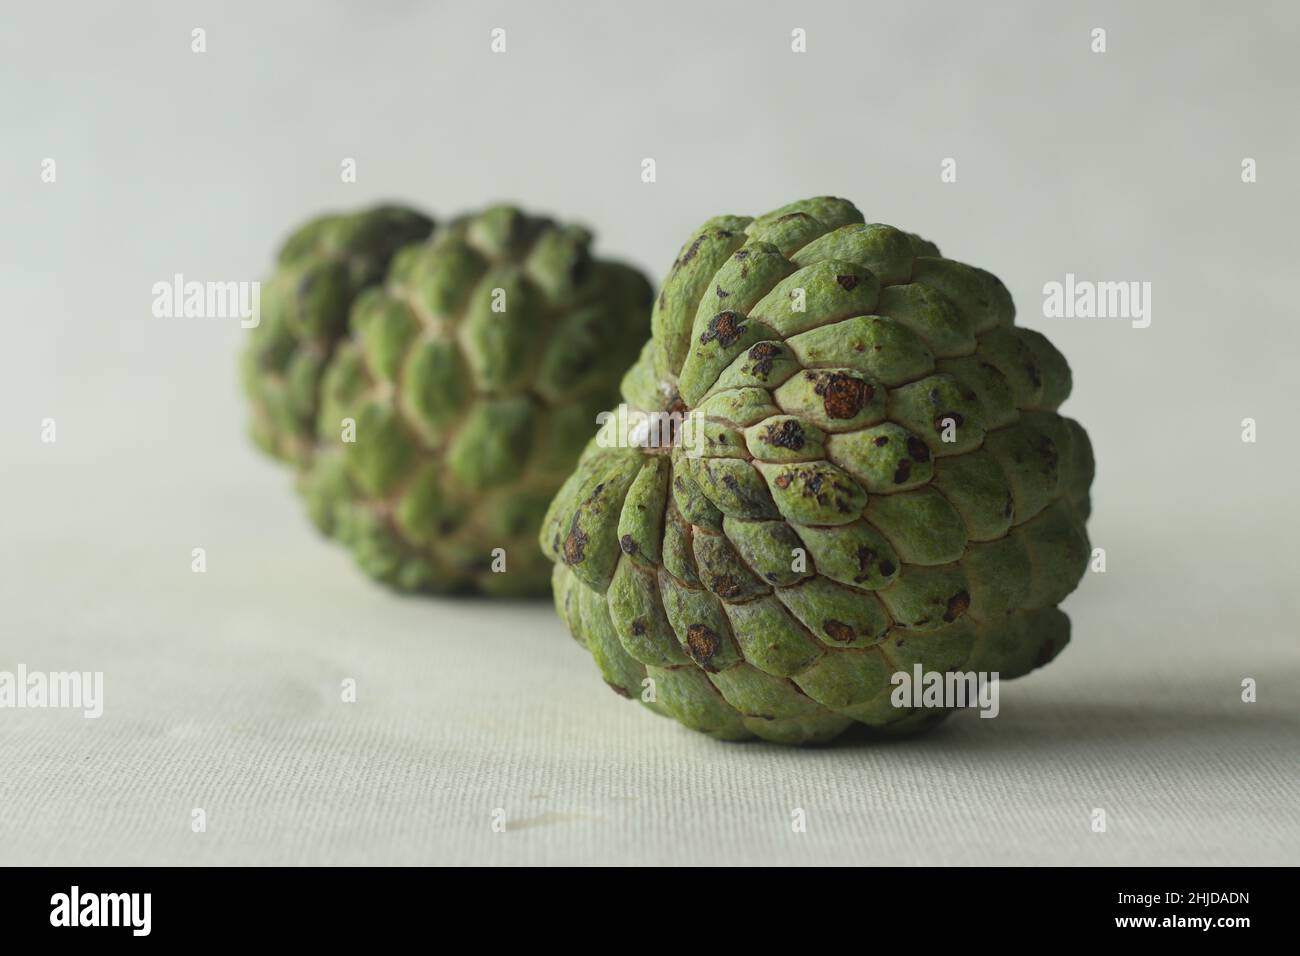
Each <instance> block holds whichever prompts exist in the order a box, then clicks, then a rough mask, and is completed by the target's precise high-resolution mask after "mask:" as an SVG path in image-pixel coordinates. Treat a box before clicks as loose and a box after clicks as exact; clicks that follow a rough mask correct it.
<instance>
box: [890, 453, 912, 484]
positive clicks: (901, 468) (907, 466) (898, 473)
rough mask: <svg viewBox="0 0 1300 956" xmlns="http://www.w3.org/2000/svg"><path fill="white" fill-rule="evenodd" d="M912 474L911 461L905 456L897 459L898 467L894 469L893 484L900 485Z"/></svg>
mask: <svg viewBox="0 0 1300 956" xmlns="http://www.w3.org/2000/svg"><path fill="white" fill-rule="evenodd" d="M911 476H912V463H911V462H910V461H909V460H908V459H906V458H900V459H899V460H898V467H897V468H895V469H894V484H896V485H901V484H903V482H905V481H907V479H908V478H910V477H911Z"/></svg>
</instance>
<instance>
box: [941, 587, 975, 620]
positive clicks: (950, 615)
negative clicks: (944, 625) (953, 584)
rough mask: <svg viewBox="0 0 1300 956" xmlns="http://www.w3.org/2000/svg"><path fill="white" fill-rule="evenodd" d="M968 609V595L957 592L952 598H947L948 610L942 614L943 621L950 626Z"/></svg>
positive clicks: (963, 592)
mask: <svg viewBox="0 0 1300 956" xmlns="http://www.w3.org/2000/svg"><path fill="white" fill-rule="evenodd" d="M969 608H970V595H969V594H968V593H966V592H965V591H958V592H957V593H956V594H954V595H953V596H952V597H950V598H948V610H947V611H946V612H945V613H944V615H943V619H944V620H945V621H947V622H948V623H949V624H951V623H952V622H953V621H955V620H957V618H959V617H961V616H962V615H963V614H965V613H966V611H967V610H968V609H969Z"/></svg>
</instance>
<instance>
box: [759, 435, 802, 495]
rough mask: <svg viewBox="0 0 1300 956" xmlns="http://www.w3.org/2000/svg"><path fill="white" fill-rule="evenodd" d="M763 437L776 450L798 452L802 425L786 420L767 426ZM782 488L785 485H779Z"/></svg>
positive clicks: (800, 445) (800, 443) (800, 446)
mask: <svg viewBox="0 0 1300 956" xmlns="http://www.w3.org/2000/svg"><path fill="white" fill-rule="evenodd" d="M763 437H764V438H765V439H766V441H767V443H768V444H769V445H772V446H774V447H776V448H789V449H790V450H791V451H798V450H799V449H800V448H802V447H803V446H804V441H805V438H804V433H803V425H801V424H800V423H799V422H797V421H795V420H794V419H793V418H787V419H786V420H785V421H783V422H780V423H778V424H774V425H768V426H767V431H766V432H765V433H764V435H763ZM781 487H782V488H784V487H785V485H781Z"/></svg>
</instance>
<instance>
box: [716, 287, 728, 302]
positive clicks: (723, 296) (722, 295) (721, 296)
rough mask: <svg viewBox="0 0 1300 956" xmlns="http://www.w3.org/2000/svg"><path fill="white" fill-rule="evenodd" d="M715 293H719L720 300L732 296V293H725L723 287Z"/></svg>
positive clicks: (718, 288) (717, 288)
mask: <svg viewBox="0 0 1300 956" xmlns="http://www.w3.org/2000/svg"><path fill="white" fill-rule="evenodd" d="M714 291H716V292H717V293H718V298H719V299H725V298H726V297H727V296H729V295H731V293H730V292H724V291H723V289H722V286H717V287H716V288H715V290H714Z"/></svg>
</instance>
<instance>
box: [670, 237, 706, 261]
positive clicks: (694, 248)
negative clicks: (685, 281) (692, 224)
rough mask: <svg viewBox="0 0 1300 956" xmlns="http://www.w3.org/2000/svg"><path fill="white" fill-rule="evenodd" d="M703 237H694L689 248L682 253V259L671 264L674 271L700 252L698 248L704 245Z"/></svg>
mask: <svg viewBox="0 0 1300 956" xmlns="http://www.w3.org/2000/svg"><path fill="white" fill-rule="evenodd" d="M704 239H705V237H704V236H696V237H695V241H694V242H692V243H691V245H690V248H689V249H687V250H686V251H685V252H683V253H682V257H681V258H680V259H678V260H677V261H676V262H674V263H673V268H674V269H680V268H681V267H682V266H684V265H686V263H688V262H690V261H691V260H692V259H694V258H695V254H696V253H697V252H699V251H700V246H702V245H704Z"/></svg>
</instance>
